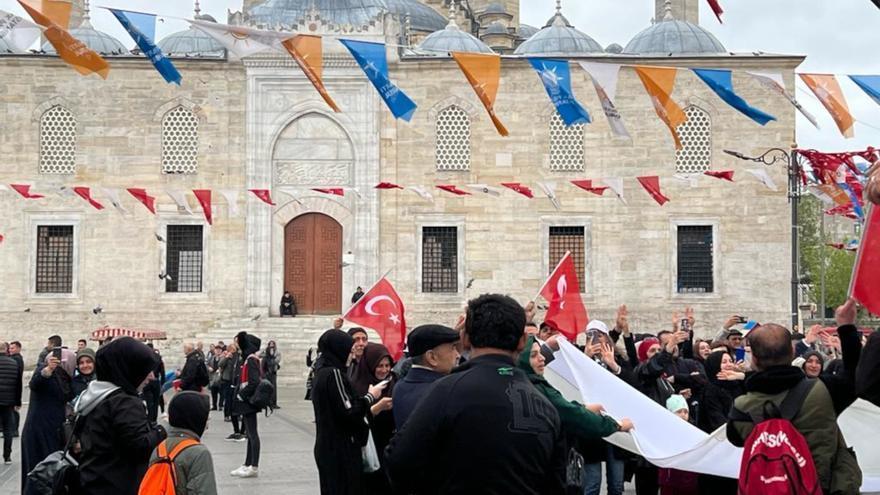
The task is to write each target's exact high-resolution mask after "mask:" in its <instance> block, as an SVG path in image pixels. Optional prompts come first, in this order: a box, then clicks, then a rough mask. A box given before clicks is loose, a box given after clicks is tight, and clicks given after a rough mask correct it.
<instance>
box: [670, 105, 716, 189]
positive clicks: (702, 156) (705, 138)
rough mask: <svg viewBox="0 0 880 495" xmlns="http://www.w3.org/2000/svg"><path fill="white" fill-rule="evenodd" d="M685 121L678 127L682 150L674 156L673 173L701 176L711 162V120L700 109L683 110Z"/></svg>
mask: <svg viewBox="0 0 880 495" xmlns="http://www.w3.org/2000/svg"><path fill="white" fill-rule="evenodd" d="M684 113H685V114H686V115H687V121H685V123H684V124H681V125H680V126H678V137H679V138H680V139H681V144H682V149H680V150H678V151H677V152H676V154H675V171H676V173H680V174H702V173H703V172H705V171H707V170H709V166H710V165H711V163H710V162H711V161H712V119H711V118H710V117H709V114H708V113H706V112H705V111H704V110H702V109H701V108H698V107H695V106H689V107H687V108H685V109H684Z"/></svg>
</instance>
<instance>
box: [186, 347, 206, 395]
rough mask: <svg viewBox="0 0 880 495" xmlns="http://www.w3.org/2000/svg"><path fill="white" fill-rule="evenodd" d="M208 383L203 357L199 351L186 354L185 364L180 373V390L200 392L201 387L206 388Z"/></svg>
mask: <svg viewBox="0 0 880 495" xmlns="http://www.w3.org/2000/svg"><path fill="white" fill-rule="evenodd" d="M210 381H211V379H210V376H209V375H208V367H207V365H206V364H205V357H204V355H203V354H202V353H201V352H199V351H192V352H190V353H189V354H187V355H186V363H185V364H184V365H183V370H181V371H180V390H192V391H193V392H201V390H202V387H207V386H208V383H209V382H210Z"/></svg>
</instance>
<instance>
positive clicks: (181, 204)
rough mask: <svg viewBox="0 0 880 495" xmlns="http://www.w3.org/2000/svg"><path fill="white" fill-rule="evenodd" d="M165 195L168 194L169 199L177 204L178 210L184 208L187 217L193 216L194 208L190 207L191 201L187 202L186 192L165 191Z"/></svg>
mask: <svg viewBox="0 0 880 495" xmlns="http://www.w3.org/2000/svg"><path fill="white" fill-rule="evenodd" d="M165 193H166V194H168V197H170V198H171V199H172V200H173V201H174V202H175V203H176V204H177V209H178V210H180V209H181V208H183V210H184V211H186V214H187V215H192V214H193V211H192V208H190V207H189V201H187V200H186V193H185V192H183V191H176V190H168V191H165Z"/></svg>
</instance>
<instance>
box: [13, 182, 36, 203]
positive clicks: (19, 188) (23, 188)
mask: <svg viewBox="0 0 880 495" xmlns="http://www.w3.org/2000/svg"><path fill="white" fill-rule="evenodd" d="M9 187H11V188H12V189H14V190H15V192H17V193H18V194H21V195H22V197H24V198H25V199H40V198H45V196H43V195H42V194H31V186H30V185H29V184H9Z"/></svg>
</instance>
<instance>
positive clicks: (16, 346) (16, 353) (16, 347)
mask: <svg viewBox="0 0 880 495" xmlns="http://www.w3.org/2000/svg"><path fill="white" fill-rule="evenodd" d="M9 357H11V358H12V359H15V362H16V363H18V368H19V370H21V371H20V373H24V358H23V357H22V356H21V342H19V341H17V340H14V341H12V342H10V343H9ZM12 415H13V416H14V417H15V426H14V429H13V430H12V436H13V437H17V436H18V427H19V425H20V423H21V414H20V411H19V410H18V409H15V410H14V411H13V412H12Z"/></svg>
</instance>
